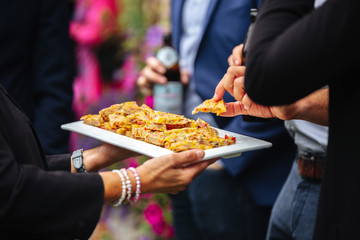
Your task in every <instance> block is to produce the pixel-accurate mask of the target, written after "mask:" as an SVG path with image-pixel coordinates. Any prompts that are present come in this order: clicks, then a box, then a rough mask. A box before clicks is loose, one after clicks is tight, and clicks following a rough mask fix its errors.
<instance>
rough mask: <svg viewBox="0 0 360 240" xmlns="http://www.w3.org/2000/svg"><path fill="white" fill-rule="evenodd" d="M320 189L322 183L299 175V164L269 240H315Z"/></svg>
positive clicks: (277, 209)
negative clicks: (313, 239) (314, 233)
mask: <svg viewBox="0 0 360 240" xmlns="http://www.w3.org/2000/svg"><path fill="white" fill-rule="evenodd" d="M320 187H321V181H320V180H309V179H305V178H302V177H301V176H300V175H299V172H298V167H297V162H296V161H295V162H294V164H293V166H292V169H291V172H290V174H289V176H288V178H287V180H286V182H285V184H284V186H283V188H282V189H281V192H280V194H279V196H278V198H277V200H276V202H275V204H274V207H273V209H272V213H271V217H270V222H269V227H268V232H267V238H266V239H268V240H274V239H295V240H308V239H309V240H311V239H312V236H313V232H314V227H315V219H316V213H317V206H318V201H319V195H320Z"/></svg>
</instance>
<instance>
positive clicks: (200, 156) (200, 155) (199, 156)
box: [196, 150, 205, 159]
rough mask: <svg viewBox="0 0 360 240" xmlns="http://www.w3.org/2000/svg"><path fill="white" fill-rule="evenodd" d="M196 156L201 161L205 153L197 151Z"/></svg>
mask: <svg viewBox="0 0 360 240" xmlns="http://www.w3.org/2000/svg"><path fill="white" fill-rule="evenodd" d="M196 155H197V157H198V158H199V159H201V158H203V157H204V155H205V153H204V151H203V150H197V151H196Z"/></svg>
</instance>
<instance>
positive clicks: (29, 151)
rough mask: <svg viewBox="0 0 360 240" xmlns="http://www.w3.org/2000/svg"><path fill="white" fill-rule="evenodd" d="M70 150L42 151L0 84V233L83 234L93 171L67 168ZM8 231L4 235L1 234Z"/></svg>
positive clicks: (95, 209) (88, 223)
mask: <svg viewBox="0 0 360 240" xmlns="http://www.w3.org/2000/svg"><path fill="white" fill-rule="evenodd" d="M69 171H70V155H69V154H64V155H55V156H47V157H45V155H44V154H43V150H42V147H41V145H40V144H39V141H38V138H37V136H36V134H35V131H34V129H33V127H32V125H31V123H30V121H29V119H28V118H27V117H26V116H25V115H24V114H23V112H22V111H21V110H20V109H19V108H18V107H16V105H15V103H14V101H12V100H11V98H10V97H9V96H8V94H7V93H6V92H5V90H4V88H2V86H1V85H0V234H1V237H4V238H5V239H58V238H60V239H62V238H75V237H76V238H88V237H89V236H90V235H91V233H92V231H93V229H94V228H95V226H96V223H97V221H98V220H99V217H100V213H101V210H102V205H103V197H104V187H103V183H102V180H101V177H100V175H99V174H96V173H89V174H70V173H69ZM7 237H9V238H7Z"/></svg>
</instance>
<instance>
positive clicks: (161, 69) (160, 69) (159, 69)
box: [157, 67, 166, 73]
mask: <svg viewBox="0 0 360 240" xmlns="http://www.w3.org/2000/svg"><path fill="white" fill-rule="evenodd" d="M157 71H158V72H159V73H165V71H166V70H165V68H163V67H158V68H157Z"/></svg>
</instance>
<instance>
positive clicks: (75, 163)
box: [73, 157, 82, 168]
mask: <svg viewBox="0 0 360 240" xmlns="http://www.w3.org/2000/svg"><path fill="white" fill-rule="evenodd" d="M73 161H74V166H75V168H80V167H81V165H82V162H81V159H80V158H78V157H77V158H74V159H73Z"/></svg>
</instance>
